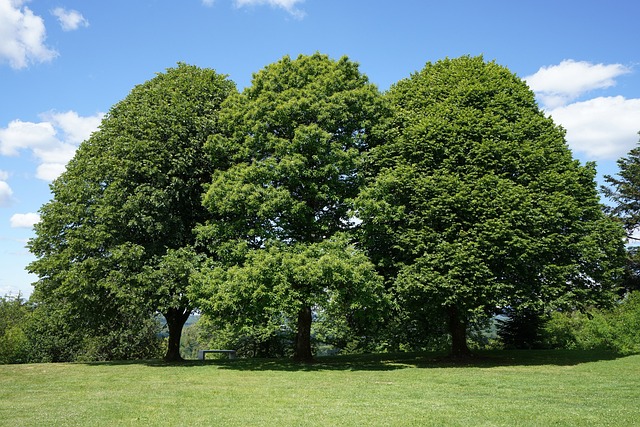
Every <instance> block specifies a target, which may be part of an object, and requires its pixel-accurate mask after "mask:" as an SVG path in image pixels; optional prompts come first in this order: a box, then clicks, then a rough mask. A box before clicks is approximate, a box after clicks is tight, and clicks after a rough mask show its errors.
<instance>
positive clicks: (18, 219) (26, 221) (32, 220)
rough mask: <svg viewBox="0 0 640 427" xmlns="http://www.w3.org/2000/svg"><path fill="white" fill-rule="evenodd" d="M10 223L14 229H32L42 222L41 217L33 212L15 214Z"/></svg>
mask: <svg viewBox="0 0 640 427" xmlns="http://www.w3.org/2000/svg"><path fill="white" fill-rule="evenodd" d="M9 221H10V222H11V227H12V228H32V227H33V226H34V224H36V223H38V222H40V215H38V214H37V213H33V212H29V213H26V214H14V215H12V216H11V219H10V220H9Z"/></svg>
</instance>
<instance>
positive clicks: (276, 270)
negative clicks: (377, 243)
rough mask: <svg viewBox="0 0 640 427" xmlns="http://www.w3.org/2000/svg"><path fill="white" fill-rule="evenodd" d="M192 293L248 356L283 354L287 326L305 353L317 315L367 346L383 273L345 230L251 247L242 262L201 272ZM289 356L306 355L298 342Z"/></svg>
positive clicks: (380, 305)
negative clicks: (323, 237)
mask: <svg viewBox="0 0 640 427" xmlns="http://www.w3.org/2000/svg"><path fill="white" fill-rule="evenodd" d="M193 291H194V292H195V293H197V294H198V295H203V296H205V298H204V301H202V302H201V303H200V306H201V307H202V309H203V311H204V312H206V313H210V314H211V318H212V319H218V320H219V321H220V322H224V323H225V324H226V325H228V326H229V327H230V328H231V330H232V331H234V334H233V335H234V336H235V337H236V342H237V343H238V344H241V343H242V341H244V342H245V344H244V345H242V346H241V347H244V348H245V350H244V352H249V351H251V350H252V351H251V352H250V353H249V354H251V355H253V356H274V355H279V354H282V349H281V348H282V343H281V342H279V340H278V338H281V337H282V335H283V332H284V333H285V334H284V335H285V337H286V336H288V334H286V332H287V331H289V330H293V331H294V334H295V336H296V340H297V341H296V343H299V342H300V339H301V338H300V336H302V335H304V336H303V338H302V339H304V340H305V342H304V345H305V350H306V346H308V351H309V356H310V355H311V326H312V320H313V319H314V318H317V317H318V316H319V315H322V314H326V315H328V316H330V317H331V318H332V319H333V320H334V321H338V322H341V323H342V325H343V326H344V327H345V328H346V329H347V330H349V331H355V332H356V333H359V337H358V338H359V339H360V341H361V343H362V344H366V343H367V340H368V339H370V338H371V337H370V335H368V332H370V331H371V330H372V329H371V326H372V325H373V324H374V323H375V322H376V321H377V320H378V319H379V318H380V315H381V313H380V311H381V310H382V308H383V307H384V306H385V305H384V304H385V300H384V293H383V288H382V281H381V277H380V276H378V274H377V273H376V271H375V268H374V266H373V264H372V263H371V262H370V261H369V259H368V258H367V256H366V255H365V254H364V253H362V251H359V250H357V249H356V248H355V247H354V246H353V245H351V244H350V243H349V241H348V239H347V236H346V235H344V234H339V235H334V236H332V237H331V238H329V239H326V240H323V241H322V242H318V243H296V244H289V245H285V244H282V243H281V242H274V243H273V244H268V245H266V246H265V247H264V248H262V249H260V250H253V251H250V252H249V253H248V254H247V257H246V259H245V261H244V262H243V263H242V264H241V265H235V266H232V267H224V266H218V267H217V268H213V269H212V270H210V271H206V273H205V274H202V275H200V276H199V277H198V280H196V281H195V284H194V289H193ZM301 312H303V315H301V314H300V313H301ZM301 317H302V319H301ZM301 328H307V329H301ZM294 357H296V358H297V359H299V360H303V361H308V360H310V357H301V356H300V353H299V349H298V346H297V345H296V348H295V349H294Z"/></svg>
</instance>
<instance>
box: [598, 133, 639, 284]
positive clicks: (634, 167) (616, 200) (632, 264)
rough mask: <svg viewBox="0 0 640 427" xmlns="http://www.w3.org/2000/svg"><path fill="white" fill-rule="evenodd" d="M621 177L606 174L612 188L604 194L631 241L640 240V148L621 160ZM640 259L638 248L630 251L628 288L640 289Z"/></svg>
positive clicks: (628, 258)
mask: <svg viewBox="0 0 640 427" xmlns="http://www.w3.org/2000/svg"><path fill="white" fill-rule="evenodd" d="M617 163H618V168H619V171H618V173H617V177H615V176H612V175H605V177H604V179H605V181H606V182H607V183H608V184H609V185H610V187H606V186H603V187H602V193H603V194H604V195H605V196H606V197H607V198H609V199H610V200H611V201H612V202H613V206H611V207H609V209H608V212H609V213H610V214H611V215H612V216H613V217H615V218H617V219H618V220H619V221H620V222H621V223H622V225H623V226H624V229H625V231H626V232H627V239H629V241H637V240H638V238H637V237H636V235H635V233H636V231H637V230H638V227H639V226H640V145H639V146H637V147H635V148H633V149H632V150H630V151H629V153H628V154H627V157H623V158H621V159H619V160H618V162H617ZM639 271H640V256H639V251H638V247H637V246H636V245H633V246H629V248H628V249H627V263H626V268H625V278H624V288H625V290H627V291H630V290H638V289H640V273H639Z"/></svg>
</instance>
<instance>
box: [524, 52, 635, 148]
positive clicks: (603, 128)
mask: <svg viewBox="0 0 640 427" xmlns="http://www.w3.org/2000/svg"><path fill="white" fill-rule="evenodd" d="M632 71H633V70H632V69H631V68H629V67H626V66H624V65H622V64H592V63H589V62H584V61H574V60H570V59H569V60H565V61H562V62H561V63H560V64H558V65H552V66H549V67H542V68H540V70H538V72H536V73H535V74H533V75H531V76H528V77H525V80H526V81H527V83H528V84H529V86H530V87H531V89H533V90H534V91H535V93H536V97H537V98H538V100H539V101H540V103H541V104H542V106H543V108H544V109H545V111H546V112H547V113H548V114H549V115H551V117H552V118H553V119H554V121H555V122H556V123H558V124H560V125H562V126H563V127H564V128H565V129H566V130H567V143H568V144H569V146H570V147H571V149H572V150H573V151H574V152H580V153H583V154H584V155H585V156H586V157H587V158H589V159H591V160H615V159H618V158H620V157H622V156H624V155H625V154H626V153H627V152H628V151H629V150H630V149H632V148H633V147H634V146H635V145H636V144H637V142H638V135H637V132H638V131H639V130H640V99H626V98H624V97H623V96H606V97H605V96H600V97H595V98H592V99H586V100H581V101H578V102H574V101H575V100H576V99H578V98H580V97H583V96H584V95H585V94H588V93H589V92H591V91H594V90H597V89H607V88H612V87H614V86H615V85H616V78H618V77H620V76H622V75H624V74H627V73H631V72H632Z"/></svg>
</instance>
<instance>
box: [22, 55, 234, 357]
mask: <svg viewBox="0 0 640 427" xmlns="http://www.w3.org/2000/svg"><path fill="white" fill-rule="evenodd" d="M234 91H235V85H234V84H233V83H232V82H231V81H229V80H228V79H227V78H226V77H225V76H222V75H219V74H217V73H216V72H215V71H213V70H210V69H200V68H198V67H195V66H189V65H186V64H179V65H178V66H177V67H176V68H171V69H168V70H167V71H166V72H165V73H160V74H158V75H157V76H156V77H155V78H153V79H151V80H149V81H147V82H145V83H144V84H141V85H139V86H136V87H135V88H134V89H133V90H132V91H131V93H130V94H129V95H128V96H127V97H126V98H125V99H124V100H122V101H120V102H119V103H117V104H116V105H114V106H113V107H112V108H111V110H110V111H109V113H108V114H107V116H106V117H105V118H104V120H103V121H102V124H101V125H100V128H99V130H98V131H97V132H95V133H94V134H93V135H92V136H91V137H90V138H89V139H88V140H87V141H85V142H83V143H82V144H81V145H80V147H79V148H78V150H77V152H76V154H75V156H74V158H73V159H72V160H71V161H70V162H69V164H68V165H67V169H66V171H65V172H64V173H63V174H62V175H61V176H60V177H59V178H58V179H56V180H55V181H54V182H53V184H52V185H51V191H52V193H53V199H52V200H51V201H50V202H49V203H47V204H46V205H44V206H43V207H42V208H41V210H40V213H41V221H40V222H39V223H38V224H37V225H36V226H35V231H36V237H35V238H33V239H32V240H31V241H30V242H29V248H30V250H31V251H32V252H33V253H34V254H35V255H36V257H37V260H36V261H34V262H32V263H31V264H30V265H29V267H28V268H29V270H30V271H31V272H33V273H36V274H37V275H38V276H39V279H38V281H37V282H36V284H35V292H34V297H35V298H36V299H38V300H40V301H41V302H43V303H44V302H46V303H49V304H52V303H58V304H61V305H64V306H65V307H67V308H69V309H70V310H72V311H76V312H77V313H78V317H81V318H83V319H86V322H87V323H93V324H96V325H110V326H111V327H114V328H115V327H117V325H118V324H121V323H120V321H121V320H124V319H120V320H119V319H118V317H116V316H115V314H116V313H120V314H121V315H122V316H124V317H127V316H129V317H135V316H134V315H133V313H136V312H137V313H139V312H146V313H149V315H151V314H152V313H154V312H155V311H156V310H157V311H160V312H161V313H162V314H163V315H164V317H165V318H166V320H167V323H168V326H169V331H170V338H169V346H168V349H167V354H166V356H165V357H166V358H167V359H169V360H175V359H179V358H180V354H179V339H180V332H181V330H182V325H183V324H184V322H185V321H186V319H187V317H188V316H189V313H190V312H191V310H192V309H193V308H194V307H193V305H192V304H191V302H190V301H189V299H188V298H187V296H186V294H185V292H186V286H187V285H188V275H189V271H188V270H185V268H184V265H185V264H184V263H181V262H176V261H175V260H176V259H182V260H184V259H187V258H188V257H187V255H185V254H188V253H190V250H189V248H192V247H193V245H194V243H195V235H194V233H193V230H194V228H195V226H196V225H197V224H199V223H202V222H204V221H205V220H206V219H207V217H208V211H207V209H206V208H204V207H203V206H202V191H203V185H204V184H205V183H208V182H210V180H211V176H212V174H213V172H214V170H215V168H216V159H215V158H214V157H212V156H211V155H210V154H209V151H208V150H205V149H204V145H205V142H206V140H207V138H208V137H209V136H210V135H211V134H214V133H215V132H217V130H218V120H217V116H218V111H219V109H220V105H221V103H222V102H223V101H224V99H225V98H227V96H228V95H229V94H231V93H233V92H234ZM151 271H153V274H150V272H151Z"/></svg>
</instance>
